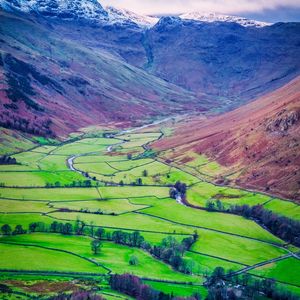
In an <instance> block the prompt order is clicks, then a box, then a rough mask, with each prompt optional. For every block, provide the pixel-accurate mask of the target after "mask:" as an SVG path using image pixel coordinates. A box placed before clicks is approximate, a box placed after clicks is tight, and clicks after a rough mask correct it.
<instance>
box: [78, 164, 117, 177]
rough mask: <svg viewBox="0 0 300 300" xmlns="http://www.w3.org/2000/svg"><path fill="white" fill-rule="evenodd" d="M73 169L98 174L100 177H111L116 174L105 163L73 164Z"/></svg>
mask: <svg viewBox="0 0 300 300" xmlns="http://www.w3.org/2000/svg"><path fill="white" fill-rule="evenodd" d="M75 167H76V168H77V169H79V170H80V171H83V172H88V173H89V174H93V173H96V174H97V173H98V174H102V175H113V174H115V173H116V172H118V171H117V170H115V169H114V168H112V167H110V166H109V165H108V164H107V163H81V164H75Z"/></svg>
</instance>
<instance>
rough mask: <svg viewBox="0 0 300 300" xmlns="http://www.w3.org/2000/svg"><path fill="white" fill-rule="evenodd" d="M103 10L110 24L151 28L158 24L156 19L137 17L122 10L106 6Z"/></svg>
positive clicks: (130, 12)
mask: <svg viewBox="0 0 300 300" xmlns="http://www.w3.org/2000/svg"><path fill="white" fill-rule="evenodd" d="M105 9H106V11H107V12H108V18H109V22H110V23H121V24H122V23H134V24H136V25H138V26H141V27H152V26H154V25H155V24H156V23H157V22H158V18H155V17H149V16H144V15H139V14H136V13H134V12H132V11H129V10H127V9H123V8H116V7H113V6H107V7H105Z"/></svg>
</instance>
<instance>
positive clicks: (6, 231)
mask: <svg viewBox="0 0 300 300" xmlns="http://www.w3.org/2000/svg"><path fill="white" fill-rule="evenodd" d="M1 231H2V233H3V234H4V235H10V234H11V227H10V226H9V225H8V224H4V225H3V226H2V227H1Z"/></svg>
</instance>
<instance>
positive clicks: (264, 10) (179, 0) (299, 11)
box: [99, 0, 300, 22]
mask: <svg viewBox="0 0 300 300" xmlns="http://www.w3.org/2000/svg"><path fill="white" fill-rule="evenodd" d="M99 1H100V3H101V4H102V5H104V6H107V5H112V6H115V7H120V8H126V9H128V10H131V11H134V12H136V13H139V14H146V15H170V14H180V13H185V12H193V11H203V12H216V13H223V14H231V15H238V16H243V17H248V18H253V19H256V20H260V21H268V22H279V21H282V22H287V21H297V22H300V0H99Z"/></svg>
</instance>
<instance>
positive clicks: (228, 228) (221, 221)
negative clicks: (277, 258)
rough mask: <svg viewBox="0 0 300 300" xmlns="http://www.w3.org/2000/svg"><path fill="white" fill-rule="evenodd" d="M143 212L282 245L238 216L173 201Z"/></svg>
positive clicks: (257, 226) (250, 222)
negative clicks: (198, 208) (197, 208)
mask: <svg viewBox="0 0 300 300" xmlns="http://www.w3.org/2000/svg"><path fill="white" fill-rule="evenodd" d="M134 203H135V202H134ZM139 203H141V202H139ZM141 204H144V203H141ZM143 212H144V213H147V214H150V215H153V216H157V217H161V218H165V219H168V220H170V221H173V222H179V223H181V224H186V225H192V226H195V227H197V226H199V227H206V228H210V229H214V230H220V231H224V232H228V233H233V234H238V235H243V236H246V237H251V238H256V239H261V240H264V241H267V242H275V243H282V241H281V240H280V239H278V238H276V237H275V236H273V235H272V234H270V233H269V232H267V231H266V230H264V229H263V228H261V227H260V226H259V225H257V224H256V223H255V222H254V221H251V220H247V219H245V218H243V217H240V216H236V215H230V214H225V213H216V212H208V211H205V210H195V209H193V208H190V207H186V206H182V205H180V204H178V203H177V202H176V201H175V200H173V199H164V200H163V201H156V203H155V204H154V206H153V207H151V208H147V209H145V210H143Z"/></svg>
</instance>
